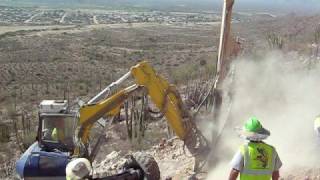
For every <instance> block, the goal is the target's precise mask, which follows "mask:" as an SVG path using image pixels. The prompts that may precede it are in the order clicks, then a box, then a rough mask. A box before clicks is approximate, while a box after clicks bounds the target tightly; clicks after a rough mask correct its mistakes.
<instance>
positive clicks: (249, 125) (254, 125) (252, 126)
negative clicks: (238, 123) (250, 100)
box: [244, 117, 263, 133]
mask: <svg viewBox="0 0 320 180" xmlns="http://www.w3.org/2000/svg"><path fill="white" fill-rule="evenodd" d="M262 128H263V127H262V125H261V123H260V121H259V119H258V118H257V117H251V118H250V119H249V120H248V121H247V122H246V123H245V124H244V129H245V130H246V131H249V132H254V133H257V132H259V131H260V130H261V129H262Z"/></svg>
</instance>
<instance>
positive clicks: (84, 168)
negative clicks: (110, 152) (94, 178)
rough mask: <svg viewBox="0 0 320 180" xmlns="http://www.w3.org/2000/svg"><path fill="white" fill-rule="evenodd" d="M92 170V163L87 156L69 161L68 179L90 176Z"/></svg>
mask: <svg viewBox="0 0 320 180" xmlns="http://www.w3.org/2000/svg"><path fill="white" fill-rule="evenodd" d="M90 172H91V164H90V162H89V160H88V159H86V158H78V159H75V160H72V161H71V162H70V163H68V165H67V167H66V179H67V180H78V179H83V178H85V177H86V176H88V175H89V174H90Z"/></svg>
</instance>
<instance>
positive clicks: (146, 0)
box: [0, 0, 320, 12]
mask: <svg viewBox="0 0 320 180" xmlns="http://www.w3.org/2000/svg"><path fill="white" fill-rule="evenodd" d="M235 1H236V2H235V9H236V10H257V11H261V10H268V11H272V10H273V11H297V12H299V11H314V12H317V11H319V10H320V0H235ZM222 2H223V0H0V4H11V5H21V6H26V5H32V6H36V5H39V6H66V7H85V6H88V7H92V6H101V7H115V8H119V7H140V8H149V9H161V10H166V9H167V10H172V9H173V10H174V9H186V10H192V9H194V10H220V9H221V6H222ZM319 12H320V11H319Z"/></svg>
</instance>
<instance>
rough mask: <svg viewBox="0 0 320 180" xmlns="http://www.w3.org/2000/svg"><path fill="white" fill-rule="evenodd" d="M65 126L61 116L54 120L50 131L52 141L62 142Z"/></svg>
mask: <svg viewBox="0 0 320 180" xmlns="http://www.w3.org/2000/svg"><path fill="white" fill-rule="evenodd" d="M64 131H65V126H64V121H63V119H61V118H57V119H55V120H54V128H53V130H52V133H51V138H52V140H54V141H59V142H63V141H64V139H65V132H64Z"/></svg>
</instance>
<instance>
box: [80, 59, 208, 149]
mask: <svg viewBox="0 0 320 180" xmlns="http://www.w3.org/2000/svg"><path fill="white" fill-rule="evenodd" d="M128 74H131V75H132V77H133V78H134V79H135V84H134V85H131V86H129V87H127V88H125V89H122V90H120V91H118V92H117V93H115V94H114V95H111V96H109V97H107V98H105V99H103V98H101V96H104V95H105V94H106V93H104V92H106V91H105V90H104V91H102V93H99V94H100V97H99V96H96V97H95V98H94V100H90V101H89V102H94V103H91V104H90V103H88V104H86V105H84V106H82V107H81V108H80V130H79V133H78V138H79V139H80V140H81V142H82V143H83V144H86V143H88V138H89V134H90V130H91V128H92V126H93V124H94V123H95V122H96V121H97V120H98V119H100V118H101V117H103V116H104V115H105V114H109V115H110V116H114V115H116V114H117V113H118V112H119V110H120V107H121V105H122V104H123V103H124V101H125V100H126V99H128V97H129V96H130V95H131V94H132V93H133V92H135V91H137V90H139V89H142V88H144V89H145V90H146V92H147V94H148V95H149V97H150V99H151V100H152V101H153V103H154V104H155V105H156V106H157V108H158V109H160V111H161V112H162V113H163V114H164V116H165V117H166V119H167V121H168V123H169V125H170V127H171V128H172V129H173V130H174V132H175V133H176V135H177V136H178V137H179V138H180V139H181V140H183V141H184V142H185V145H186V146H187V148H188V149H189V151H190V152H191V153H192V154H193V155H196V154H200V152H201V153H203V152H204V151H208V149H209V148H208V145H207V141H206V140H205V138H204V137H203V135H202V134H201V132H199V131H198V129H197V127H196V125H195V123H194V121H193V120H192V116H191V115H190V114H189V112H188V111H187V110H186V108H185V107H184V105H183V102H182V99H181V97H180V94H179V93H178V91H177V90H176V88H175V87H174V86H173V85H171V84H169V82H168V81H166V80H165V79H164V78H162V77H160V76H159V75H158V74H157V73H156V72H155V71H154V69H153V68H152V67H151V66H150V65H149V64H148V63H147V62H145V61H144V62H141V63H139V64H137V65H136V66H133V67H132V68H131V70H130V72H129V73H127V74H126V75H125V76H124V77H125V78H128V77H129V76H128ZM125 78H120V79H121V81H118V82H117V83H116V84H118V83H119V82H122V81H123V80H124V79H125ZM97 99H102V100H99V101H97V102H96V100H97ZM75 153H76V154H77V153H79V152H78V151H77V150H76V151H75Z"/></svg>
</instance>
